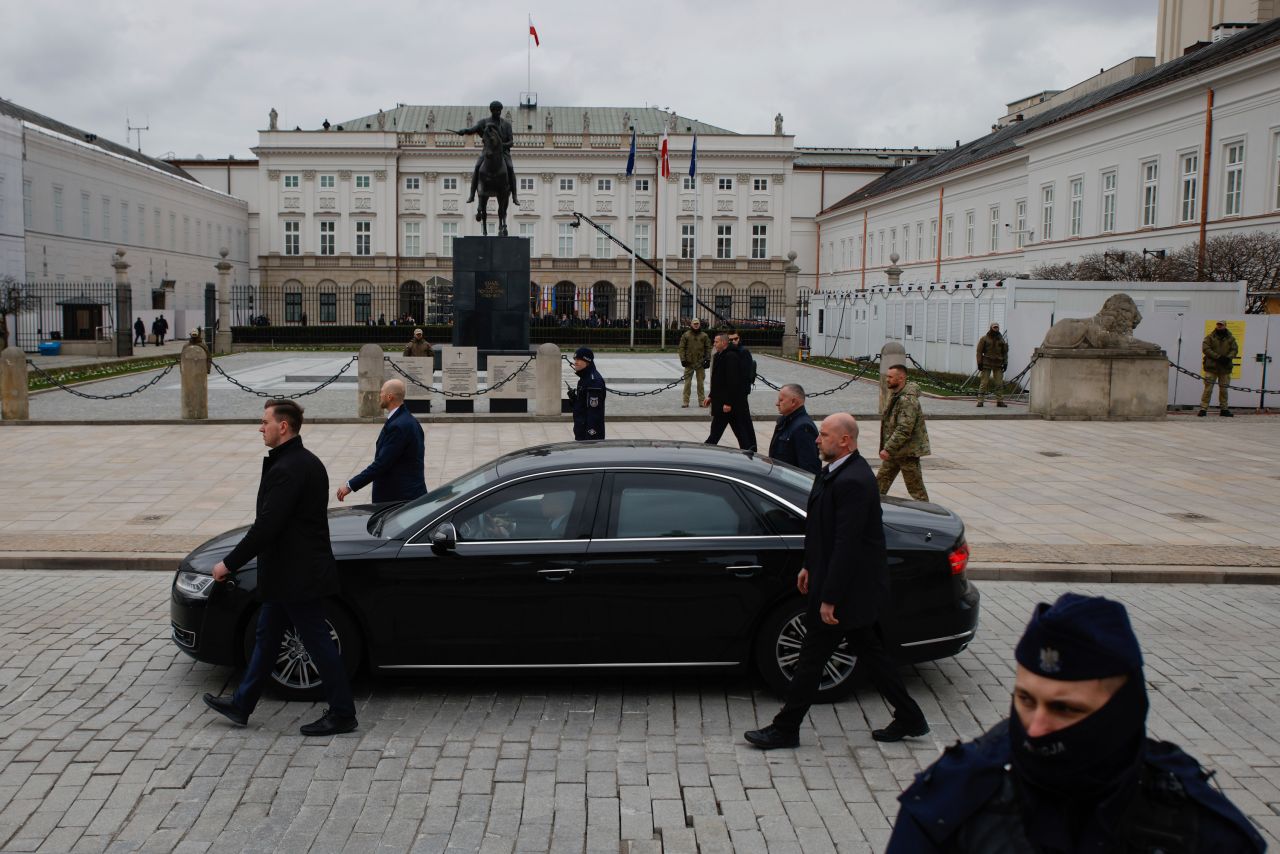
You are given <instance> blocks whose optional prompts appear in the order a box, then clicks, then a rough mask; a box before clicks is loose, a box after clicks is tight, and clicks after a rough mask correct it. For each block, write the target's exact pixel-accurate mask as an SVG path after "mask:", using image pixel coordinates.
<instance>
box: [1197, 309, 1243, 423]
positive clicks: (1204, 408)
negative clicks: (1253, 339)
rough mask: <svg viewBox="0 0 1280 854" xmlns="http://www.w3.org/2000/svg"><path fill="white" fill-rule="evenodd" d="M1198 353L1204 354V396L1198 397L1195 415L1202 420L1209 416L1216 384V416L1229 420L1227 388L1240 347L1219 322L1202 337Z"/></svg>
mask: <svg viewBox="0 0 1280 854" xmlns="http://www.w3.org/2000/svg"><path fill="white" fill-rule="evenodd" d="M1200 352H1202V353H1203V354H1204V394H1202V395H1200V411H1199V412H1197V413H1196V415H1198V416H1200V417H1201V418H1203V417H1205V416H1206V415H1208V414H1209V398H1210V397H1211V396H1212V395H1213V384H1214V383H1217V384H1218V414H1219V415H1221V416H1222V417H1223V418H1230V417H1231V416H1232V412H1231V410H1230V409H1227V386H1228V385H1230V384H1231V372H1232V370H1234V368H1235V359H1236V356H1239V355H1240V345H1239V344H1237V343H1236V337H1235V336H1234V335H1232V334H1231V330H1230V329H1228V328H1227V324H1226V323H1224V322H1223V321H1221V320H1219V321H1218V322H1217V323H1216V324H1214V327H1213V331H1212V332H1210V333H1209V334H1208V335H1206V336H1204V342H1203V343H1201V345H1200Z"/></svg>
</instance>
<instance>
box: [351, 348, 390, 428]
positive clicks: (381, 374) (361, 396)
mask: <svg viewBox="0 0 1280 854" xmlns="http://www.w3.org/2000/svg"><path fill="white" fill-rule="evenodd" d="M383 355H384V354H383V352H382V348H381V347H379V346H378V345H377V344H365V345H364V346H363V347H361V348H360V355H359V357H358V358H357V360H356V371H357V372H358V373H357V376H358V377H359V379H358V380H357V382H356V415H357V416H359V417H360V418H377V417H378V416H379V415H381V414H382V409H381V407H379V405H378V397H379V396H380V395H381V394H382V384H383V383H384V382H386V362H384V361H383V358H382V357H383Z"/></svg>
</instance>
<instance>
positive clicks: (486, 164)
mask: <svg viewBox="0 0 1280 854" xmlns="http://www.w3.org/2000/svg"><path fill="white" fill-rule="evenodd" d="M454 133H456V134H458V135H459V136H465V135H467V134H473V133H478V134H480V138H481V139H482V140H484V151H483V153H482V154H481V155H480V157H479V158H478V159H477V160H476V168H475V170H474V171H473V172H472V173H471V195H470V196H469V197H468V198H467V204H471V203H472V202H474V201H475V200H476V190H477V189H479V191H480V204H479V206H478V207H477V208H476V222H478V223H480V230H481V233H483V234H484V235H485V236H486V237H487V236H488V234H489V220H488V214H489V199H490V198H492V197H495V196H496V197H497V199H498V234H499V236H501V237H506V236H507V203H508V201H512V202H515V203H516V204H517V205H518V204H520V199H519V197H518V194H517V193H516V173H515V169H513V168H512V166H511V145H512V142H513V141H514V137H513V136H512V133H511V122H509V121H507V120H506V119H504V118H503V117H502V102H501V101H494V102H493V103H491V104H490V105H489V117H488V118H486V119H481V120H480V121H479V122H477V123H476V126H475V127H470V128H466V129H465V130H456V131H454Z"/></svg>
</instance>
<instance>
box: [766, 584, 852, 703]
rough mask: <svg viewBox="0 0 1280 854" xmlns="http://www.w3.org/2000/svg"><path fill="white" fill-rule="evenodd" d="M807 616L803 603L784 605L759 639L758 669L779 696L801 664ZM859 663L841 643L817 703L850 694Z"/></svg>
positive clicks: (829, 664) (828, 666) (829, 662)
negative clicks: (797, 666) (855, 670)
mask: <svg viewBox="0 0 1280 854" xmlns="http://www.w3.org/2000/svg"><path fill="white" fill-rule="evenodd" d="M804 613H805V604H804V602H802V601H798V600H797V601H792V602H787V603H784V604H783V605H781V606H779V607H778V608H776V609H775V610H774V611H773V612H772V613H771V614H769V616H768V617H766V618H765V620H764V622H763V623H762V624H761V626H760V632H759V634H758V635H757V636H756V650H755V652H756V655H755V661H756V668H757V669H758V670H759V671H760V675H761V676H762V677H763V678H764V681H765V684H767V685H768V686H769V687H770V688H771V689H772V690H774V691H776V692H777V693H779V694H784V693H786V691H787V689H788V688H789V687H790V686H791V679H792V676H794V674H795V669H796V664H797V663H798V662H799V660H800V647H801V645H802V644H803V643H804V637H805V634H806V633H807V632H806V629H805V625H804ZM857 663H858V659H857V656H855V655H853V654H851V653H850V652H849V647H848V644H847V643H846V642H844V641H841V643H840V646H839V647H837V648H836V651H835V652H834V653H832V655H831V658H829V659H828V660H827V664H826V666H825V667H824V668H823V670H822V679H821V681H820V682H819V683H818V697H817V702H819V703H830V702H832V701H834V700H838V699H840V698H841V697H843V696H845V695H846V694H848V693H849V691H851V690H852V689H853V684H854V678H853V673H854V668H855V667H856V665H857Z"/></svg>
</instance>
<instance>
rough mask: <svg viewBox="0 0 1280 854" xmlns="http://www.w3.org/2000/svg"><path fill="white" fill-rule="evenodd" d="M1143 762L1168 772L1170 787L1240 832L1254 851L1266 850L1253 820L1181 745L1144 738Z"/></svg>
mask: <svg viewBox="0 0 1280 854" xmlns="http://www.w3.org/2000/svg"><path fill="white" fill-rule="evenodd" d="M1146 761H1147V764H1148V765H1149V766H1151V767H1153V768H1155V769H1156V770H1157V771H1160V772H1163V773H1165V774H1167V775H1169V776H1170V777H1171V778H1172V780H1171V781H1170V786H1171V787H1173V788H1176V789H1180V790H1181V791H1180V794H1182V795H1185V797H1188V798H1190V799H1191V800H1193V801H1195V802H1196V803H1197V804H1199V805H1200V806H1201V807H1202V808H1204V809H1205V810H1207V811H1208V812H1210V813H1211V814H1212V815H1213V816H1215V817H1216V818H1218V819H1219V820H1220V821H1221V823H1223V824H1227V825H1230V826H1232V827H1234V828H1235V829H1237V830H1238V831H1240V833H1241V834H1243V835H1244V836H1246V837H1247V838H1248V840H1249V841H1250V842H1251V843H1252V844H1253V846H1254V850H1256V851H1264V850H1266V842H1264V841H1263V839H1262V836H1261V835H1260V834H1259V833H1258V831H1257V828H1255V827H1254V826H1253V822H1251V821H1250V820H1249V818H1248V816H1246V815H1245V814H1244V813H1242V812H1241V811H1240V809H1239V808H1238V807H1237V806H1236V805H1235V804H1233V803H1231V801H1230V800H1228V799H1227V796H1226V795H1224V794H1222V792H1220V791H1218V789H1217V787H1216V786H1214V785H1213V784H1212V783H1210V782H1209V780H1210V778H1211V777H1212V776H1213V775H1212V774H1211V773H1210V772H1208V771H1205V770H1204V768H1202V767H1201V766H1200V763H1199V762H1197V761H1196V760H1195V758H1194V757H1192V756H1190V755H1188V754H1187V753H1186V751H1184V750H1183V749H1182V748H1180V747H1178V746H1177V745H1176V744H1171V743H1169V742H1167V741H1156V740H1155V739H1147V751H1146Z"/></svg>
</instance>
